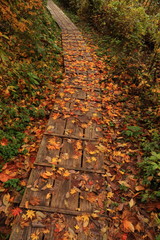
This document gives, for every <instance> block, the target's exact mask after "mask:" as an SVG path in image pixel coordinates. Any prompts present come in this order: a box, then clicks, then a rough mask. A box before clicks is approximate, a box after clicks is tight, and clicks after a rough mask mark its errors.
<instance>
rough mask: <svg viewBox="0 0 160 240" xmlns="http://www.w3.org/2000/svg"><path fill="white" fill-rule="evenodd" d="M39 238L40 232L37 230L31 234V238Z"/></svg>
mask: <svg viewBox="0 0 160 240" xmlns="http://www.w3.org/2000/svg"><path fill="white" fill-rule="evenodd" d="M38 239H39V232H38V231H37V232H36V233H32V234H31V240H38Z"/></svg>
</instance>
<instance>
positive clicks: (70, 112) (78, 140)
mask: <svg viewBox="0 0 160 240" xmlns="http://www.w3.org/2000/svg"><path fill="white" fill-rule="evenodd" d="M49 7H50V11H51V13H52V14H53V16H54V18H55V19H56V21H57V22H58V24H59V25H60V27H61V28H62V45H63V54H64V67H65V76H64V79H63V82H62V83H61V85H60V89H59V92H58V94H57V95H56V98H54V100H53V98H52V100H51V102H50V103H49V104H50V105H51V108H52V103H53V101H54V106H53V109H52V114H51V116H50V118H49V122H48V124H47V127H46V125H45V122H43V123H42V124H41V123H40V124H39V126H36V125H35V127H34V128H35V129H34V128H33V129H32V131H36V135H37V140H38V141H36V146H35V144H33V145H32V146H30V148H31V150H30V154H31V155H32V156H33V161H31V162H29V163H28V164H29V165H30V166H28V168H29V169H30V168H32V171H31V175H30V178H29V181H28V183H26V178H25V177H26V176H25V173H26V174H28V171H27V166H26V165H25V169H23V166H22V165H24V163H22V162H19V160H18V159H17V161H15V162H14V165H13V163H12V162H10V163H7V164H6V165H5V166H4V167H3V171H2V172H1V173H0V174H1V177H2V178H3V177H4V178H5V179H4V180H6V178H7V176H8V180H11V179H13V180H14V179H18V178H19V176H20V178H21V184H20V186H21V187H23V186H26V190H25V193H24V195H23V198H22V201H21V205H20V207H19V206H18V202H19V201H18V198H19V197H20V196H19V194H18V191H15V192H16V193H14V194H13V193H12V194H11V193H10V192H5V194H4V195H3V199H2V200H1V206H0V207H1V211H3V212H4V213H5V214H6V215H8V217H7V220H6V225H7V224H9V223H10V221H13V219H14V217H15V219H14V225H13V226H14V231H12V234H11V237H10V239H11V240H14V239H16V238H17V239H18V237H19V238H22V239H32V240H38V239H51V238H52V237H53V236H54V239H57V240H60V239H62V240H65V239H79V240H81V239H94V240H95V239H103V240H107V239H109V240H113V239H114V240H116V239H117V240H118V239H122V240H134V239H135V240H139V239H145V240H155V238H156V236H157V235H158V225H159V218H158V213H157V210H158V209H159V208H160V204H159V203H158V202H157V201H151V200H150V201H148V202H143V201H141V200H142V198H143V197H142V196H143V194H144V193H145V190H146V189H147V186H146V185H144V183H143V181H142V179H141V178H140V170H139V167H138V163H140V162H141V161H142V157H143V152H142V151H141V149H140V147H139V142H138V137H139V135H141V136H145V135H147V130H145V129H144V128H142V127H141V126H139V122H138V118H140V115H141V109H140V106H139V96H138V95H133V94H130V92H131V91H135V86H130V88H129V87H128V85H127V84H126V82H127V81H128V78H129V76H126V75H125V73H122V74H121V75H120V76H118V75H114V76H113V75H110V73H111V71H112V72H113V71H114V67H115V66H113V65H112V66H110V65H109V64H108V65H107V66H106V61H108V62H110V61H111V58H112V56H110V55H109V51H108V55H105V57H102V58H100V57H98V56H97V54H96V53H97V51H99V52H100V50H99V49H98V47H97V46H95V45H93V44H92V40H91V39H90V38H88V36H87V38H86V39H85V41H84V38H83V37H82V35H81V32H80V31H79V30H78V29H77V27H75V25H74V24H73V23H72V22H70V20H69V19H67V18H66V16H65V15H64V14H63V13H62V12H61V11H60V12H59V10H57V8H56V6H55V5H53V3H52V2H51V1H50V2H49ZM57 13H58V14H57ZM86 42H87V43H88V44H89V47H88V46H87V45H86ZM119 78H120V79H121V81H120V82H121V84H118V83H117V79H119ZM54 97H55V96H54ZM135 103H136V104H135ZM42 134H43V140H42V142H41V145H40V149H39V151H38V155H37V157H36V160H35V154H36V151H35V148H36V149H37V143H39V144H40V141H41V137H42ZM3 144H6V143H5V142H3ZM24 147H25V146H24ZM32 149H33V154H32ZM31 155H30V156H29V157H30V159H31V158H32V157H31ZM24 162H25V159H24ZM22 174H24V179H25V180H23V179H22V177H21V176H22ZM151 180H152V179H151ZM11 183H12V184H13V185H14V184H15V186H16V187H17V188H18V187H19V185H18V184H17V183H16V181H15V182H12V181H11ZM3 190H4V186H3V185H2V186H1V191H2V192H3ZM17 190H18V189H17ZM16 201H17V203H16ZM8 211H10V214H8ZM4 228H5V229H6V231H7V228H6V227H4ZM8 231H9V229H8ZM17 236H18V237H17ZM157 239H158V238H157Z"/></svg>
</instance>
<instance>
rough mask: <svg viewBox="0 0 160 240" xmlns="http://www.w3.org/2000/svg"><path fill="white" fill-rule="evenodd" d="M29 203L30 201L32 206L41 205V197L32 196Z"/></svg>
mask: <svg viewBox="0 0 160 240" xmlns="http://www.w3.org/2000/svg"><path fill="white" fill-rule="evenodd" d="M29 203H30V204H31V205H32V206H37V205H39V203H40V199H39V198H38V197H34V198H32V199H31V200H30V201H29Z"/></svg>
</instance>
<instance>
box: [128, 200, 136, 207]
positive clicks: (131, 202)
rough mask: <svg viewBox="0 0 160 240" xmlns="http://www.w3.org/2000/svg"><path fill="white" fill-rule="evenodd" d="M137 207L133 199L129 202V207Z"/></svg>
mask: <svg viewBox="0 0 160 240" xmlns="http://www.w3.org/2000/svg"><path fill="white" fill-rule="evenodd" d="M134 205H135V201H134V200H133V198H132V199H131V200H130V201H129V206H130V208H132V207H133V206H134Z"/></svg>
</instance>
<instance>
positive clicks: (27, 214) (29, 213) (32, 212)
mask: <svg viewBox="0 0 160 240" xmlns="http://www.w3.org/2000/svg"><path fill="white" fill-rule="evenodd" d="M26 216H27V218H30V219H32V218H33V217H35V211H33V210H27V213H26Z"/></svg>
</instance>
